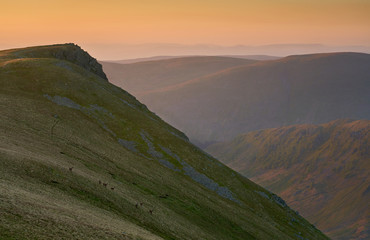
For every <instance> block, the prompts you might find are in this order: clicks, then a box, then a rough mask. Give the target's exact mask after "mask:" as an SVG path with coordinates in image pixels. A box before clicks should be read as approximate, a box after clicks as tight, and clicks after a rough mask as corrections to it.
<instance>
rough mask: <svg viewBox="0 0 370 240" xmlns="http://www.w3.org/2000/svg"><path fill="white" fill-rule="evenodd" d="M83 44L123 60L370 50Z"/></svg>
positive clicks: (109, 57)
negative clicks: (154, 57)
mask: <svg viewBox="0 0 370 240" xmlns="http://www.w3.org/2000/svg"><path fill="white" fill-rule="evenodd" d="M83 47H84V48H86V49H88V50H89V52H92V53H93V54H94V56H96V57H97V58H98V59H99V60H122V59H134V58H147V57H152V56H225V55H269V56H281V57H285V56H288V55H292V54H311V53H322V52H363V53H370V45H368V46H351V45H343V46H332V45H324V44H289V43H288V44H269V45H232V46H221V45H212V44H193V45H191V44H176V43H146V44H99V43H96V44H88V43H84V45H83Z"/></svg>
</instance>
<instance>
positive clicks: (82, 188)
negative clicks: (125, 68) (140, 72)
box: [0, 44, 328, 240]
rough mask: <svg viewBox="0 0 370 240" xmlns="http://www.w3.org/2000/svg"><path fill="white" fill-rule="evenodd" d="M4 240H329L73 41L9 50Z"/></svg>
mask: <svg viewBox="0 0 370 240" xmlns="http://www.w3.org/2000/svg"><path fill="white" fill-rule="evenodd" d="M0 103H1V104H0V110H1V114H0V139H1V141H0V189H1V191H0V199H1V201H0V239H79V240H80V239H126V240H127V239H210V240H215V239H243V240H244V239H272V238H273V239H282V240H285V239H292V240H293V239H328V238H327V237H326V236H325V235H323V234H322V233H321V232H320V231H319V230H317V229H316V228H315V227H314V226H312V225H311V224H310V223H309V222H307V221H306V220H305V219H304V218H302V217H301V216H299V215H298V214H296V213H295V212H294V211H292V210H291V209H290V208H289V207H288V206H287V205H286V204H285V202H284V201H283V200H282V199H281V198H280V197H278V196H277V195H275V194H273V193H271V192H269V191H267V190H265V189H264V188H262V187H260V186H258V185H257V184H255V183H253V182H251V181H250V180H248V179H247V178H245V177H243V176H241V175H240V174H238V173H236V172H234V171H233V170H231V169H229V168H228V167H226V166H225V165H223V164H221V163H220V162H219V161H218V160H216V159H214V158H213V157H211V156H209V155H207V154H206V153H204V152H203V151H202V150H200V149H199V148H197V147H195V146H194V145H192V144H191V143H190V142H189V141H188V139H187V137H186V136H185V135H184V134H183V133H182V132H180V131H178V130H177V129H175V128H173V127H172V126H170V125H169V124H167V123H166V122H164V121H162V120H161V119H160V118H159V117H158V116H156V115H155V114H154V113H152V112H150V111H149V110H148V109H147V108H146V106H145V105H143V104H141V103H140V102H139V101H137V100H136V99H135V98H134V97H133V96H132V95H130V94H128V93H127V92H126V91H124V90H122V89H121V88H118V87H116V86H114V85H112V84H111V83H109V82H108V81H107V79H106V77H105V74H103V72H102V68H101V65H100V64H98V63H97V62H96V60H95V59H94V58H92V57H91V56H90V55H88V54H87V53H86V52H84V51H83V50H82V49H81V48H80V47H78V46H76V45H74V44H64V45H52V46H42V47H33V48H26V49H13V50H8V51H0Z"/></svg>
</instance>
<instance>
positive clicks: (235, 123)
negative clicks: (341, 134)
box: [137, 53, 370, 144]
mask: <svg viewBox="0 0 370 240" xmlns="http://www.w3.org/2000/svg"><path fill="white" fill-rule="evenodd" d="M369 79H370V55H369V54H361V53H333V54H312V55H299V56H290V57H286V58H282V59H279V60H273V61H260V62H258V63H255V64H250V65H247V66H240V67H234V68H229V69H227V70H224V71H220V72H218V73H214V74H212V75H209V76H207V77H202V78H198V79H195V80H191V81H187V82H184V83H181V84H178V85H176V86H172V87H169V88H165V89H161V90H155V91H152V92H147V93H145V94H140V95H138V96H137V97H138V98H139V99H140V101H142V102H144V103H145V104H147V105H148V107H149V108H150V109H151V110H153V111H154V112H156V113H157V114H158V115H159V116H161V117H162V118H163V119H164V120H166V121H167V122H169V123H170V124H172V125H173V126H175V127H177V128H179V129H180V130H182V131H184V132H185V133H186V134H187V136H189V138H190V139H191V140H193V141H194V142H197V143H199V142H200V143H202V144H204V143H207V142H212V141H225V140H231V139H232V138H234V137H236V136H237V135H239V134H242V133H246V132H249V131H253V130H258V129H264V128H272V127H280V126H285V125H292V124H301V123H314V124H316V123H324V122H329V121H332V120H335V119H339V118H352V119H370V108H369V102H370V94H369V91H370V81H369Z"/></svg>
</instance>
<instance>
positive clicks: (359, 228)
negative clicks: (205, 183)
mask: <svg viewBox="0 0 370 240" xmlns="http://www.w3.org/2000/svg"><path fill="white" fill-rule="evenodd" d="M369 146H370V121H369V120H357V121H354V120H336V121H332V122H329V123H326V124H321V125H308V124H305V125H293V126H287V127H281V128H272V129H265V130H259V131H254V132H250V133H247V134H245V135H241V136H238V137H236V138H235V139H234V140H232V141H229V142H224V143H218V144H214V145H211V146H209V147H208V148H207V149H206V150H207V152H209V153H211V154H212V155H213V156H215V157H217V158H218V159H220V160H221V161H223V162H224V163H225V164H227V165H228V166H230V167H231V168H233V169H234V170H236V171H238V172H240V173H242V174H243V175H244V176H246V177H248V178H251V179H252V180H254V181H256V182H257V183H258V184H261V185H262V186H264V187H266V188H267V189H269V190H271V191H273V192H275V193H277V194H280V195H281V196H282V197H283V198H284V199H286V200H287V202H288V204H289V205H291V206H292V207H293V208H294V209H296V210H298V211H299V212H300V213H301V214H302V215H303V216H304V217H306V218H307V219H309V220H310V221H311V222H313V223H314V224H315V225H316V226H318V227H319V228H320V229H322V230H323V231H324V232H325V233H326V234H328V236H329V237H331V238H333V239H343V240H345V239H369V237H370V223H369V202H370V175H369V173H370V148H369Z"/></svg>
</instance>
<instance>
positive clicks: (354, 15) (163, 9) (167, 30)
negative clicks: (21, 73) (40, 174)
mask: <svg viewBox="0 0 370 240" xmlns="http://www.w3.org/2000/svg"><path fill="white" fill-rule="evenodd" d="M199 2H201V3H199ZM0 9H1V14H0V21H1V25H0V35H1V37H0V48H7V47H8V46H9V47H13V46H23V45H24V46H26V45H40V44H50V43H62V42H76V43H78V44H81V45H84V44H91V43H94V44H96V43H100V44H101V43H103V44H111V43H124V44H137V43H163V42H165V43H169V42H171V43H181V44H198V43H207V44H218V45H235V44H244V45H263V44H277V43H322V44H329V45H367V46H368V45H369V43H370V1H369V0H197V1H195V0H156V1H155V0H138V1H135V0H130V1H126V0H75V1H73V0H0Z"/></svg>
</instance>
